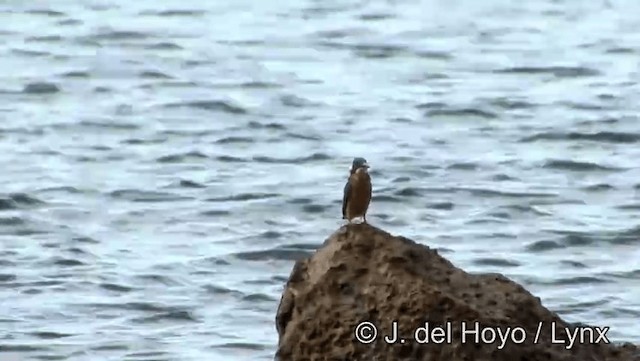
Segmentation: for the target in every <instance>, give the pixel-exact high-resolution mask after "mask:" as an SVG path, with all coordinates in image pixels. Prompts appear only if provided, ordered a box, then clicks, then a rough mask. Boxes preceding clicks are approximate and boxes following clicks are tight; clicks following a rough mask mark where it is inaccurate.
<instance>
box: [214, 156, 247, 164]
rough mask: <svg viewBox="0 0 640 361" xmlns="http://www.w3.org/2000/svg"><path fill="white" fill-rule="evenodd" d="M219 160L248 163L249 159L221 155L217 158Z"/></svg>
mask: <svg viewBox="0 0 640 361" xmlns="http://www.w3.org/2000/svg"><path fill="white" fill-rule="evenodd" d="M215 159H216V160H217V161H219V162H223V163H246V162H248V160H246V159H243V158H238V157H232V156H230V155H219V156H217V157H216V158H215Z"/></svg>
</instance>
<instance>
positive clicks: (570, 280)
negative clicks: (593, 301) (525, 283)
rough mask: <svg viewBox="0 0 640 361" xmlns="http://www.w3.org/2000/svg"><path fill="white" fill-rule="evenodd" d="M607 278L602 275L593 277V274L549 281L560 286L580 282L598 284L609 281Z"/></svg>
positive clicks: (578, 283)
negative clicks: (601, 276)
mask: <svg viewBox="0 0 640 361" xmlns="http://www.w3.org/2000/svg"><path fill="white" fill-rule="evenodd" d="M608 282H609V281H607V280H606V279H603V278H600V277H592V276H577V277H568V278H560V279H557V280H554V281H551V282H549V284H552V285H558V286H567V285H580V284H598V283H608Z"/></svg>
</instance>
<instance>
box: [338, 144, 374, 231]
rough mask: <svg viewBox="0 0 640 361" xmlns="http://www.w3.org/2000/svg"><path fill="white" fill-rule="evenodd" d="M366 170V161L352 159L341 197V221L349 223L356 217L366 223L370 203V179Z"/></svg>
mask: <svg viewBox="0 0 640 361" xmlns="http://www.w3.org/2000/svg"><path fill="white" fill-rule="evenodd" d="M368 169H369V164H368V163H367V160H366V159H364V158H362V157H356V158H354V159H353V163H352V164H351V169H350V171H349V179H348V180H347V184H345V186H344V192H343V196H342V219H346V220H347V221H348V222H349V223H351V220H353V219H354V218H358V217H362V221H363V223H367V209H368V208H369V203H371V177H370V176H369V171H368Z"/></svg>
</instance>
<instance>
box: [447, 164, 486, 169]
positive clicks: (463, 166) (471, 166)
mask: <svg viewBox="0 0 640 361" xmlns="http://www.w3.org/2000/svg"><path fill="white" fill-rule="evenodd" d="M478 167H479V165H478V164H476V163H471V162H466V163H454V164H451V165H449V166H447V169H451V170H477V169H478Z"/></svg>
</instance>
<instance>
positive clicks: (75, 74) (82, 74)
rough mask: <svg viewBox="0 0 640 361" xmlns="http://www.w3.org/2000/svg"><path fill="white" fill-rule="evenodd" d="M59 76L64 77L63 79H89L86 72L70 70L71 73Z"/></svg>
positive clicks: (89, 75)
mask: <svg viewBox="0 0 640 361" xmlns="http://www.w3.org/2000/svg"><path fill="white" fill-rule="evenodd" d="M60 76H62V77H64V78H82V79H87V78H90V77H91V74H89V72H87V71H81V70H72V71H68V72H65V73H62V74H60Z"/></svg>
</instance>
